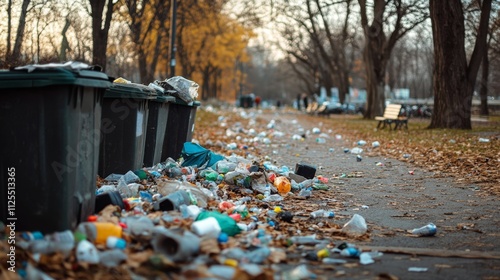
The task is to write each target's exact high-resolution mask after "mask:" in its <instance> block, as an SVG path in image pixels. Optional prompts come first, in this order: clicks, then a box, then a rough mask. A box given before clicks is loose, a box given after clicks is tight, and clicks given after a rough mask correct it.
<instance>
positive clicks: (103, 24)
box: [88, 0, 118, 70]
mask: <svg viewBox="0 0 500 280" xmlns="http://www.w3.org/2000/svg"><path fill="white" fill-rule="evenodd" d="M88 1H89V4H90V16H91V17H92V64H94V65H99V66H101V67H102V69H103V70H105V69H106V49H107V46H108V33H109V27H110V25H111V19H112V17H113V11H114V8H115V4H116V3H118V2H114V1H113V0H88ZM105 7H106V10H104V8H105ZM103 16H104V18H103Z"/></svg>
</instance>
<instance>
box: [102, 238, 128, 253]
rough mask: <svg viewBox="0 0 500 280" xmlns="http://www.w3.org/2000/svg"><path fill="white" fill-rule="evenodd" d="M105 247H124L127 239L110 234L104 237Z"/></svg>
mask: <svg viewBox="0 0 500 280" xmlns="http://www.w3.org/2000/svg"><path fill="white" fill-rule="evenodd" d="M106 247H108V248H110V249H122V250H123V249H125V248H126V247H127V241H125V239H123V238H119V237H115V236H110V237H108V239H106Z"/></svg>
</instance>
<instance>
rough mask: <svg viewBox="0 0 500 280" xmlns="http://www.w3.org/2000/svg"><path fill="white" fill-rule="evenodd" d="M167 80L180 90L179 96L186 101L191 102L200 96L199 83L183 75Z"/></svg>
mask: <svg viewBox="0 0 500 280" xmlns="http://www.w3.org/2000/svg"><path fill="white" fill-rule="evenodd" d="M166 82H167V83H169V84H170V85H171V86H172V87H173V88H174V89H175V90H177V91H178V92H179V98H180V99H182V100H184V101H185V102H186V103H191V102H193V100H195V99H196V98H198V88H199V87H200V86H199V85H198V84H197V83H195V82H193V81H191V80H188V79H186V78H184V77H181V76H175V77H172V78H170V79H168V80H166Z"/></svg>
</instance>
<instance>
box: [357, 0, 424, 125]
mask: <svg viewBox="0 0 500 280" xmlns="http://www.w3.org/2000/svg"><path fill="white" fill-rule="evenodd" d="M373 2H374V5H373V6H371V8H372V11H371V13H368V8H370V6H369V5H368V4H367V1H366V0H358V3H359V6H360V11H361V26H362V27H363V31H364V36H365V48H364V54H363V60H364V62H365V70H366V78H367V80H366V87H367V95H368V96H367V104H366V110H365V114H364V117H365V118H368V119H371V118H374V117H375V116H377V115H382V113H383V110H384V106H385V95H384V87H385V74H386V67H387V63H388V61H389V58H390V56H391V52H392V50H393V48H394V46H395V45H396V42H397V41H398V40H399V39H401V38H402V37H403V36H404V35H406V34H407V33H408V32H409V31H410V30H412V29H413V28H415V27H416V26H418V25H419V24H420V23H421V22H423V21H425V20H426V19H427V14H426V13H425V11H426V9H425V8H426V7H427V6H426V4H427V1H424V0H412V1H403V0H394V1H387V0H374V1H373ZM369 14H372V15H373V17H372V19H371V20H369V18H368V16H369ZM386 33H387V34H386Z"/></svg>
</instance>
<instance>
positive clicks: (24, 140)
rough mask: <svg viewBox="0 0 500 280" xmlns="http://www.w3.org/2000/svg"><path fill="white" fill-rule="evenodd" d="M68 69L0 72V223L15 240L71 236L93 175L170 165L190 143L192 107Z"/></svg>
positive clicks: (91, 193) (90, 208) (86, 206)
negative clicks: (22, 234) (27, 234)
mask: <svg viewBox="0 0 500 280" xmlns="http://www.w3.org/2000/svg"><path fill="white" fill-rule="evenodd" d="M73 66H74V65H69V67H68V65H67V64H65V65H64V67H46V68H45V67H40V68H23V67H20V68H19V69H15V70H14V69H12V70H4V71H0V91H1V93H0V128H1V130H2V132H1V140H0V141H1V142H0V143H1V148H0V149H1V157H0V168H1V172H0V178H1V179H0V180H1V182H2V186H4V187H2V191H1V192H0V201H1V203H0V205H2V206H1V207H2V209H0V219H1V221H2V222H4V223H5V224H9V223H14V224H15V226H16V230H25V231H29V230H40V231H44V232H53V231H61V230H66V229H74V228H75V227H76V225H78V224H79V223H80V222H82V221H85V220H86V218H87V217H88V215H90V214H93V212H94V206H95V191H96V178H97V177H96V175H99V176H101V177H102V178H104V177H106V176H107V175H109V174H112V173H118V174H124V173H126V172H127V171H129V170H138V169H141V168H142V167H144V166H147V167H150V166H153V165H155V164H157V163H159V162H162V161H165V160H166V159H167V158H169V157H171V158H174V159H177V158H179V156H180V154H181V151H182V147H183V144H184V142H188V141H191V138H192V133H193V130H194V121H195V117H196V110H197V107H198V106H200V103H199V102H198V101H194V102H190V103H187V102H185V101H184V100H182V99H181V98H178V97H174V96H175V95H173V96H170V95H168V94H166V93H168V92H169V91H170V92H172V88H170V89H168V90H165V91H163V90H160V88H158V87H156V88H153V87H149V86H145V85H141V84H133V83H114V82H113V80H114V79H113V78H110V77H109V76H108V75H107V74H106V73H103V72H100V71H95V70H92V68H91V67H83V68H82V67H79V68H76V69H75V68H72V67H73ZM174 91H175V90H174Z"/></svg>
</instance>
